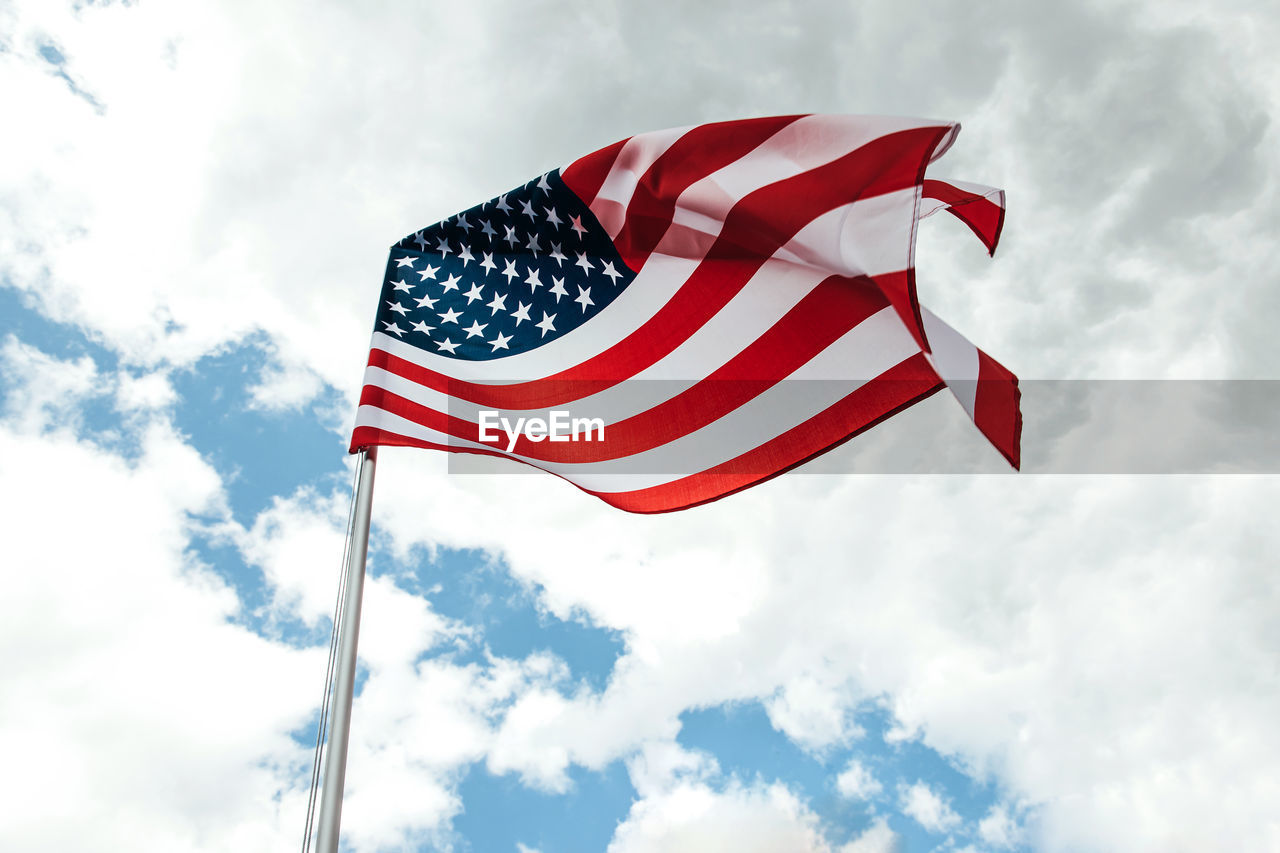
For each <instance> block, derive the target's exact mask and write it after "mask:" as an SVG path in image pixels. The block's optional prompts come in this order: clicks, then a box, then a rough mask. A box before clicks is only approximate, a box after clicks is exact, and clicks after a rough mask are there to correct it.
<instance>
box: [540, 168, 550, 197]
mask: <svg viewBox="0 0 1280 853" xmlns="http://www.w3.org/2000/svg"><path fill="white" fill-rule="evenodd" d="M550 174H551V173H550V172H547V175H550ZM547 175H543V176H542V177H541V178H538V189H540V190H542V191H543V192H544V193H549V192H551V184H549V183H547Z"/></svg>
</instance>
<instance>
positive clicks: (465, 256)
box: [458, 243, 476, 269]
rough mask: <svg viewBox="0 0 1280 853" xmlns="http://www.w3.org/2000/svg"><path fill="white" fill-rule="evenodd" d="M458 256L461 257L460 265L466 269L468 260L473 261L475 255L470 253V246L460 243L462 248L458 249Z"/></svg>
mask: <svg viewBox="0 0 1280 853" xmlns="http://www.w3.org/2000/svg"><path fill="white" fill-rule="evenodd" d="M458 257H459V258H461V259H462V267H463V269H466V266H467V262H468V261H474V260H475V259H476V256H475V255H473V254H471V247H470V246H468V245H467V244H466V243H463V244H462V248H461V249H459V250H458Z"/></svg>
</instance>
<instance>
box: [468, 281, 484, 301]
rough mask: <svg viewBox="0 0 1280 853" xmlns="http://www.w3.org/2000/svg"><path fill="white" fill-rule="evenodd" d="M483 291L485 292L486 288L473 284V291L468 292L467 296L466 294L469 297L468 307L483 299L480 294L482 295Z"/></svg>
mask: <svg viewBox="0 0 1280 853" xmlns="http://www.w3.org/2000/svg"><path fill="white" fill-rule="evenodd" d="M483 290H484V288H483V287H481V286H480V285H478V284H473V285H471V289H470V290H468V291H467V294H466V295H467V304H468V305H470V304H471V303H472V302H475V301H476V300H477V299H481V298H482V297H481V295H480V294H481V292H482V291H483Z"/></svg>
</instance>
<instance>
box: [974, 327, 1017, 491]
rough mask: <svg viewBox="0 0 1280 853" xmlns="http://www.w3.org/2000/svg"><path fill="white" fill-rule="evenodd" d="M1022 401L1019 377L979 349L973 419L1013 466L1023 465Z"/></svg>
mask: <svg viewBox="0 0 1280 853" xmlns="http://www.w3.org/2000/svg"><path fill="white" fill-rule="evenodd" d="M1021 401H1022V392H1021V391H1020V390H1019V389H1018V377H1016V376H1014V375H1013V374H1012V373H1010V372H1009V370H1008V369H1006V368H1005V367H1004V366H1003V365H1001V364H1000V363H999V362H997V361H996V360H995V359H994V358H992V357H991V356H989V355H987V354H986V353H985V352H983V351H982V350H978V390H977V394H976V397H975V398H974V403H973V422H974V423H975V424H977V426H978V429H979V430H981V431H982V434H983V435H985V436H986V437H987V440H988V441H990V442H991V443H992V444H993V445H995V448H996V450H999V451H1000V453H1001V455H1003V456H1004V458H1005V459H1007V460H1009V464H1010V465H1012V466H1013V467H1014V468H1020V467H1021V463H1022V447H1021V445H1022V407H1021V405H1020V403H1021Z"/></svg>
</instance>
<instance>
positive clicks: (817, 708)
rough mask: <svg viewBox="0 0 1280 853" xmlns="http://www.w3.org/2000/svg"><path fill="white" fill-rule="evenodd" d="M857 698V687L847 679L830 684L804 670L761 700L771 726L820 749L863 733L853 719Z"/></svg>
mask: <svg viewBox="0 0 1280 853" xmlns="http://www.w3.org/2000/svg"><path fill="white" fill-rule="evenodd" d="M824 675H827V673H824ZM858 698H859V695H858V691H857V689H856V688H855V687H854V686H853V685H852V684H851V683H849V682H845V683H843V684H832V683H830V682H828V681H824V680H822V677H821V676H814V675H810V674H807V673H806V674H803V675H800V676H797V677H795V678H792V679H790V680H789V681H788V682H787V683H786V684H784V685H783V687H782V689H781V690H779V691H778V693H777V694H776V695H774V696H772V697H771V698H770V699H769V700H768V701H767V702H765V709H766V711H768V714H769V721H770V722H771V723H772V724H773V727H774V728H776V729H777V730H778V731H780V732H782V733H783V734H785V735H786V736H787V737H789V738H791V739H792V740H793V741H795V742H796V743H798V744H800V745H802V746H804V747H805V748H807V749H809V750H812V751H815V752H819V753H820V752H822V751H823V750H825V749H829V748H831V747H834V746H838V745H843V744H846V743H848V742H849V741H851V740H853V739H855V738H858V737H861V736H862V735H863V734H865V733H864V732H863V731H862V729H861V728H860V727H859V726H857V725H856V724H855V723H854V722H853V712H852V709H853V706H854V705H855V704H856V703H857V700H858Z"/></svg>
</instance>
